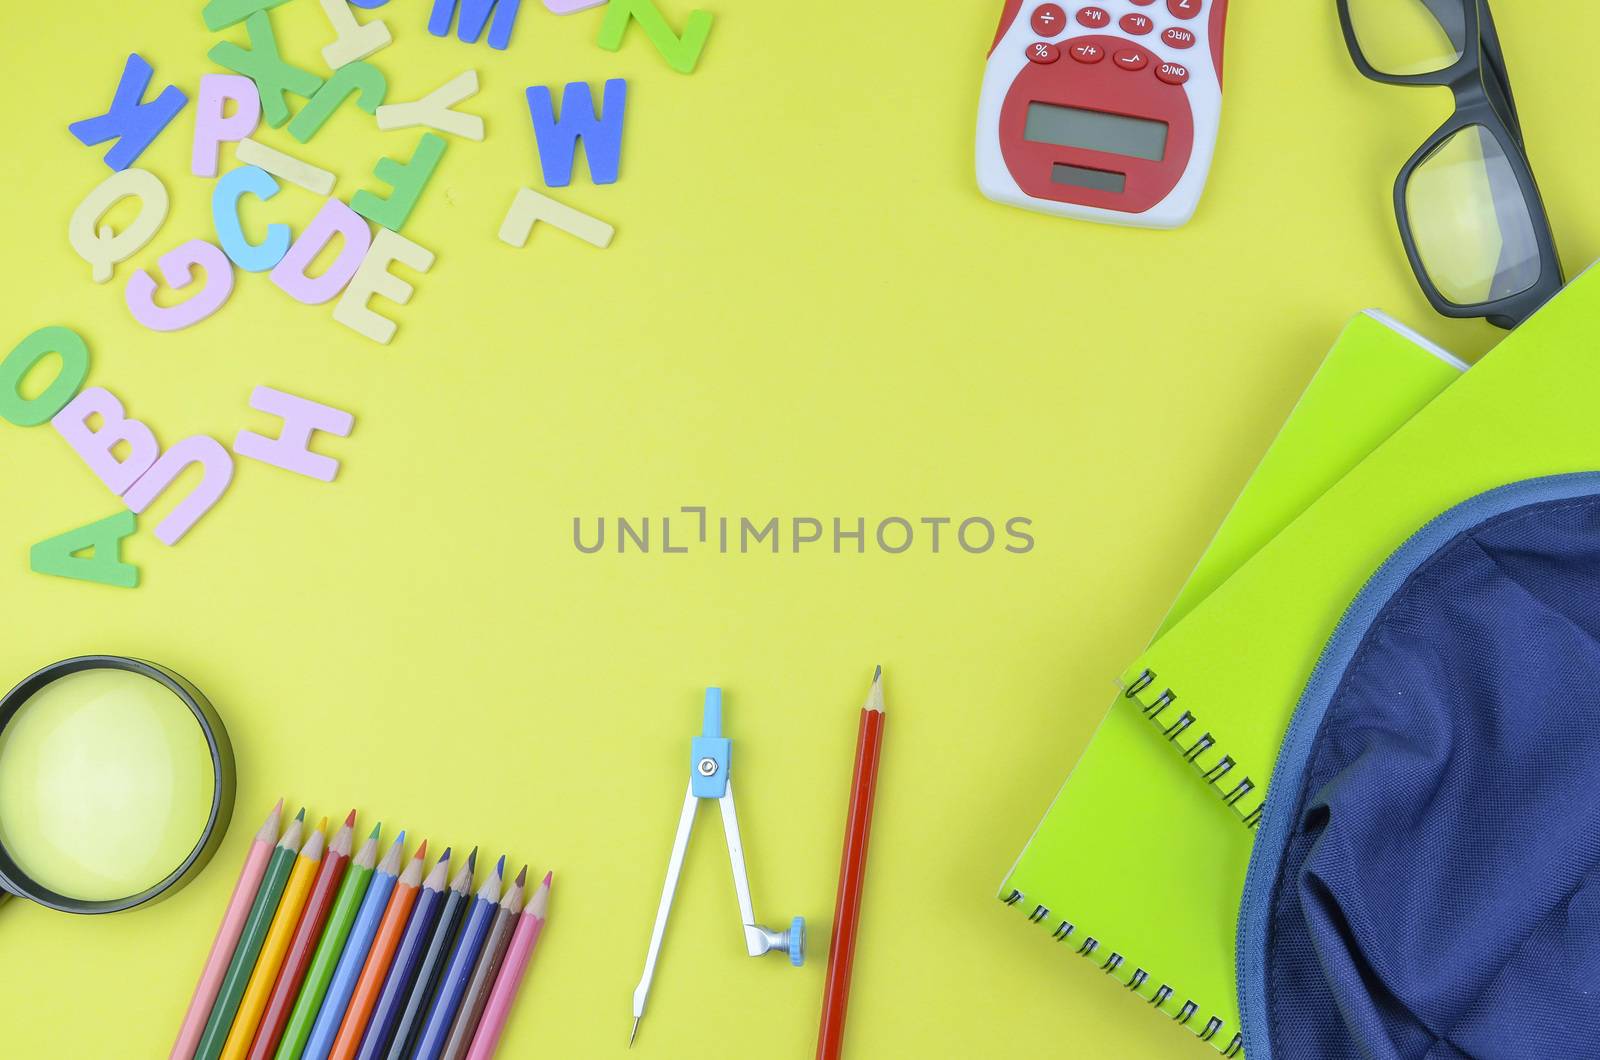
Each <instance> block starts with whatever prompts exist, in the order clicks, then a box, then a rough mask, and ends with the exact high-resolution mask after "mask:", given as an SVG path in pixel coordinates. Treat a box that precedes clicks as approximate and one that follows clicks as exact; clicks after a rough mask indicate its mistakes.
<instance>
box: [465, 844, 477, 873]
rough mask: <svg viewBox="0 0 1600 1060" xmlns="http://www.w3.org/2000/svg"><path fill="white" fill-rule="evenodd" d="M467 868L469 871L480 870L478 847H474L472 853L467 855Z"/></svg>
mask: <svg viewBox="0 0 1600 1060" xmlns="http://www.w3.org/2000/svg"><path fill="white" fill-rule="evenodd" d="M467 868H468V869H469V870H471V871H476V870H477V868H478V848H477V847H473V848H472V853H470V854H468V855H467Z"/></svg>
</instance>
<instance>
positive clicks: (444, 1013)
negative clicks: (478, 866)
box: [412, 854, 506, 1060]
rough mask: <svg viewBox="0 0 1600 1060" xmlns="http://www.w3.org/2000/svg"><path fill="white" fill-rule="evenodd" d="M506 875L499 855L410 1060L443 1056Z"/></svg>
mask: <svg viewBox="0 0 1600 1060" xmlns="http://www.w3.org/2000/svg"><path fill="white" fill-rule="evenodd" d="M505 871H506V857H505V855H504V854H502V855H500V861H499V863H498V864H496V865H495V867H494V871H493V872H491V873H489V878H488V879H486V880H484V881H483V886H482V887H480V888H478V897H477V898H475V899H473V901H472V908H471V909H469V910H467V919H466V922H465V923H464V924H462V925H461V937H460V938H458V939H456V944H455V947H454V948H453V949H452V950H451V951H450V961H449V963H447V964H446V965H445V969H444V974H443V975H442V976H440V977H439V992H438V993H437V994H435V995H434V998H433V1005H432V1006H431V1007H430V1008H429V1009H428V1018H427V1019H426V1020H424V1021H423V1023H422V1034H421V1035H420V1036H419V1037H418V1038H417V1050H416V1052H415V1053H414V1054H412V1060H439V1057H440V1054H441V1053H443V1052H444V1043H445V1039H446V1038H447V1037H449V1035H450V1025H451V1023H453V1022H454V1021H455V1018H456V1012H457V1011H458V1010H459V1009H460V1008H461V998H462V995H464V994H465V993H466V990H467V980H468V979H469V978H471V976H472V966H473V965H474V964H476V963H477V961H478V954H479V953H482V952H483V944H484V941H485V940H486V939H488V937H489V925H490V924H492V923H493V922H494V917H495V913H496V912H497V911H498V909H499V907H500V881H501V878H502V877H503V876H504V874H505Z"/></svg>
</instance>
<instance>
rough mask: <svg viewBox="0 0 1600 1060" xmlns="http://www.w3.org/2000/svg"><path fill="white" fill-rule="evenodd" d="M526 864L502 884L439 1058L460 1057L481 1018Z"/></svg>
mask: <svg viewBox="0 0 1600 1060" xmlns="http://www.w3.org/2000/svg"><path fill="white" fill-rule="evenodd" d="M527 887H528V866H526V865H524V866H522V871H521V872H519V873H517V878H516V879H515V880H514V881H512V884H511V886H510V887H507V888H506V893H505V895H504V896H503V897H502V898H501V899H500V908H499V909H497V910H496V911H495V914H494V920H492V921H491V922H490V923H489V937H488V938H486V939H484V940H483V951H482V952H481V953H479V954H478V960H477V962H476V963H475V964H473V966H472V975H471V977H470V978H468V979H467V991H466V993H464V994H463V995H461V1008H460V1009H458V1010H457V1011H456V1018H455V1021H454V1022H453V1023H451V1024H450V1036H449V1037H448V1038H446V1039H445V1040H444V1051H443V1052H442V1053H440V1054H439V1056H440V1060H462V1057H464V1056H466V1055H467V1046H469V1045H471V1044H472V1036H473V1035H474V1034H475V1033H477V1030H478V1021H479V1020H481V1019H482V1018H483V1007H484V1005H486V1004H488V1003H489V991H490V990H492V989H494V978H495V976H497V975H499V974H500V963H501V962H502V961H504V960H505V959H506V947H507V946H509V945H510V944H511V932H512V931H513V930H515V929H516V926H517V917H518V916H520V915H521V914H522V902H523V898H524V897H525V896H526V895H527Z"/></svg>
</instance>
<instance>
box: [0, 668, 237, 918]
mask: <svg viewBox="0 0 1600 1060" xmlns="http://www.w3.org/2000/svg"><path fill="white" fill-rule="evenodd" d="M233 791H234V763H233V747H232V745H231V744H230V743H229V742H228V733H227V729H225V728H224V727H223V724H222V720H221V719H220V718H219V717H218V716H217V713H216V711H215V710H213V709H212V707H211V704H210V703H209V702H207V700H206V698H205V696H204V695H202V694H201V692H200V690H199V689H197V688H195V687H194V685H192V684H190V683H189V682H188V681H186V680H184V679H183V678H182V677H181V676H179V675H178V674H176V673H174V672H172V671H171V670H169V669H167V668H166V667H164V666H158V665H156V664H155V663H150V662H144V661H142V660H139V659H128V658H123V657H121V656H115V655H86V656H81V657H79V658H76V659H66V660H64V661H62V662H58V663H53V664H51V665H49V666H46V667H45V668H44V669H42V670H40V671H38V672H37V673H35V674H33V675H32V676H30V677H28V678H26V679H25V680H24V681H22V683H20V684H18V685H17V686H16V687H15V688H13V689H12V690H11V691H10V692H8V693H6V695H5V697H4V698H3V699H0V890H3V891H4V892H8V893H10V894H14V895H18V896H20V897H23V898H28V899H31V900H32V901H35V902H38V903H39V904H40V905H45V906H49V907H50V908H52V909H60V910H62V911H64V912H68V913H113V912H116V911H118V910H121V909H131V908H133V907H134V906H138V905H143V904H145V903H146V902H151V901H155V900H156V899H158V898H161V897H163V896H165V895H167V894H169V893H171V892H172V891H173V890H174V889H176V888H177V887H180V886H182V885H183V884H184V883H186V882H188V880H190V879H191V878H193V877H194V875H195V874H196V873H198V872H199V871H200V870H201V869H202V868H203V867H204V866H205V863H206V862H207V861H208V860H210V858H211V855H212V854H213V853H215V851H216V848H217V846H218V845H219V844H220V843H221V841H222V834H223V832H224V831H225V830H226V826H227V822H228V821H229V820H230V819H231V818H232V816H233ZM219 823H220V824H221V825H222V827H220V828H219V827H218V825H219Z"/></svg>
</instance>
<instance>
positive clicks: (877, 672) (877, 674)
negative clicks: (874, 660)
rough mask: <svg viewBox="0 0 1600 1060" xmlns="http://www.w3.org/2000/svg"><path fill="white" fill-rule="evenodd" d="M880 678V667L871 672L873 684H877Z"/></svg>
mask: <svg viewBox="0 0 1600 1060" xmlns="http://www.w3.org/2000/svg"><path fill="white" fill-rule="evenodd" d="M882 676H883V667H881V666H880V667H878V668H877V669H875V670H873V671H872V682H873V684H877V682H878V678H880V677H882Z"/></svg>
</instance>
